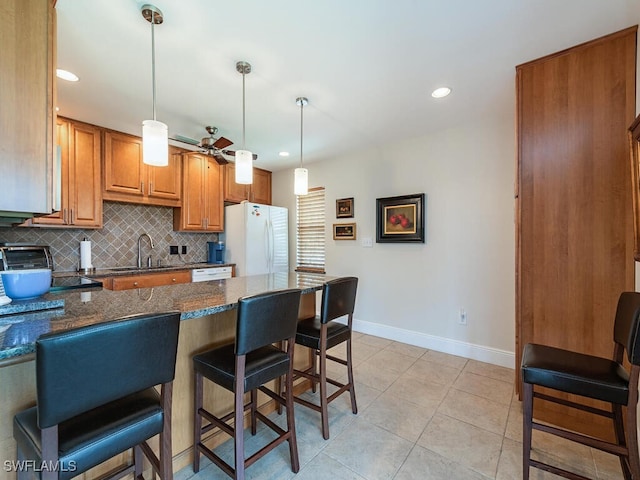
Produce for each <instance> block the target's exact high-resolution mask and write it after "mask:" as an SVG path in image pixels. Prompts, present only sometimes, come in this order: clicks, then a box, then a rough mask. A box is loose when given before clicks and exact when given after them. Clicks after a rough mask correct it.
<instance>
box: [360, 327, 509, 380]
mask: <svg viewBox="0 0 640 480" xmlns="http://www.w3.org/2000/svg"><path fill="white" fill-rule="evenodd" d="M353 330H354V331H356V332H360V333H366V334H367V335H374V336H376V337H382V338H387V339H389V340H395V341H396V342H402V343H406V344H408V345H414V346H416V347H422V348H427V349H429V350H436V351H438V352H443V353H450V354H452V355H458V356H460V357H465V358H470V359H473V360H478V361H480V362H486V363H492V364H494V365H499V366H501V367H507V368H514V366H515V353H514V352H509V351H507V350H500V349H498V348H493V347H487V346H484V345H476V344H473V343H468V342H461V341H459V340H453V339H451V338H445V337H437V336H435V335H429V334H426V333H420V332H415V331H413V330H406V329H403V328H397V327H391V326H389V325H382V324H379V323H373V322H367V321H364V320H358V319H355V318H354V320H353Z"/></svg>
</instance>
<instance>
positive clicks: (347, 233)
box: [333, 223, 356, 240]
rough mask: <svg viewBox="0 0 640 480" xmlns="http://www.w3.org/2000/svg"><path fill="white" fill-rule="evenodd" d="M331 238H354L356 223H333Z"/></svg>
mask: <svg viewBox="0 0 640 480" xmlns="http://www.w3.org/2000/svg"><path fill="white" fill-rule="evenodd" d="M333 239H334V240H355V239H356V224H355V223H334V224H333Z"/></svg>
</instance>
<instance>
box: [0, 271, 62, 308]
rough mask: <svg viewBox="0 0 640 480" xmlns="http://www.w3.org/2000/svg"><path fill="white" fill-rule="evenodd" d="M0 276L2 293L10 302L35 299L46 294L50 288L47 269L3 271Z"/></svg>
mask: <svg viewBox="0 0 640 480" xmlns="http://www.w3.org/2000/svg"><path fill="white" fill-rule="evenodd" d="M0 275H1V276H2V284H3V285H4V291H5V293H6V294H7V297H9V298H10V299H12V300H24V299H25V298H36V297H39V296H40V295H44V294H45V293H47V292H48V291H49V288H50V287H51V270H50V269H48V268H32V269H28V270H4V271H2V272H0Z"/></svg>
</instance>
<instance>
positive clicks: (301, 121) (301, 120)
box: [300, 102, 304, 168]
mask: <svg viewBox="0 0 640 480" xmlns="http://www.w3.org/2000/svg"><path fill="white" fill-rule="evenodd" d="M303 109H304V102H300V168H302V139H303V138H304V137H303V135H302V132H303V122H304V120H303V116H302V110H303Z"/></svg>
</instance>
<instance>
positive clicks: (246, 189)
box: [224, 163, 271, 205]
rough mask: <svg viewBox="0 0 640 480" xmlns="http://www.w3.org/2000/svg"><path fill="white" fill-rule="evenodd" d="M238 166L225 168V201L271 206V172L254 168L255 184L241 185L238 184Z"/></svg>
mask: <svg viewBox="0 0 640 480" xmlns="http://www.w3.org/2000/svg"><path fill="white" fill-rule="evenodd" d="M235 177H236V166H235V165H234V164H233V163H228V164H226V165H225V166H224V201H225V202H230V203H240V202H242V201H243V200H248V201H250V202H255V203H260V204H262V205H271V172H269V171H268V170H263V169H261V168H255V167H254V168H253V183H252V184H251V185H241V184H238V183H236V181H235Z"/></svg>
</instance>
